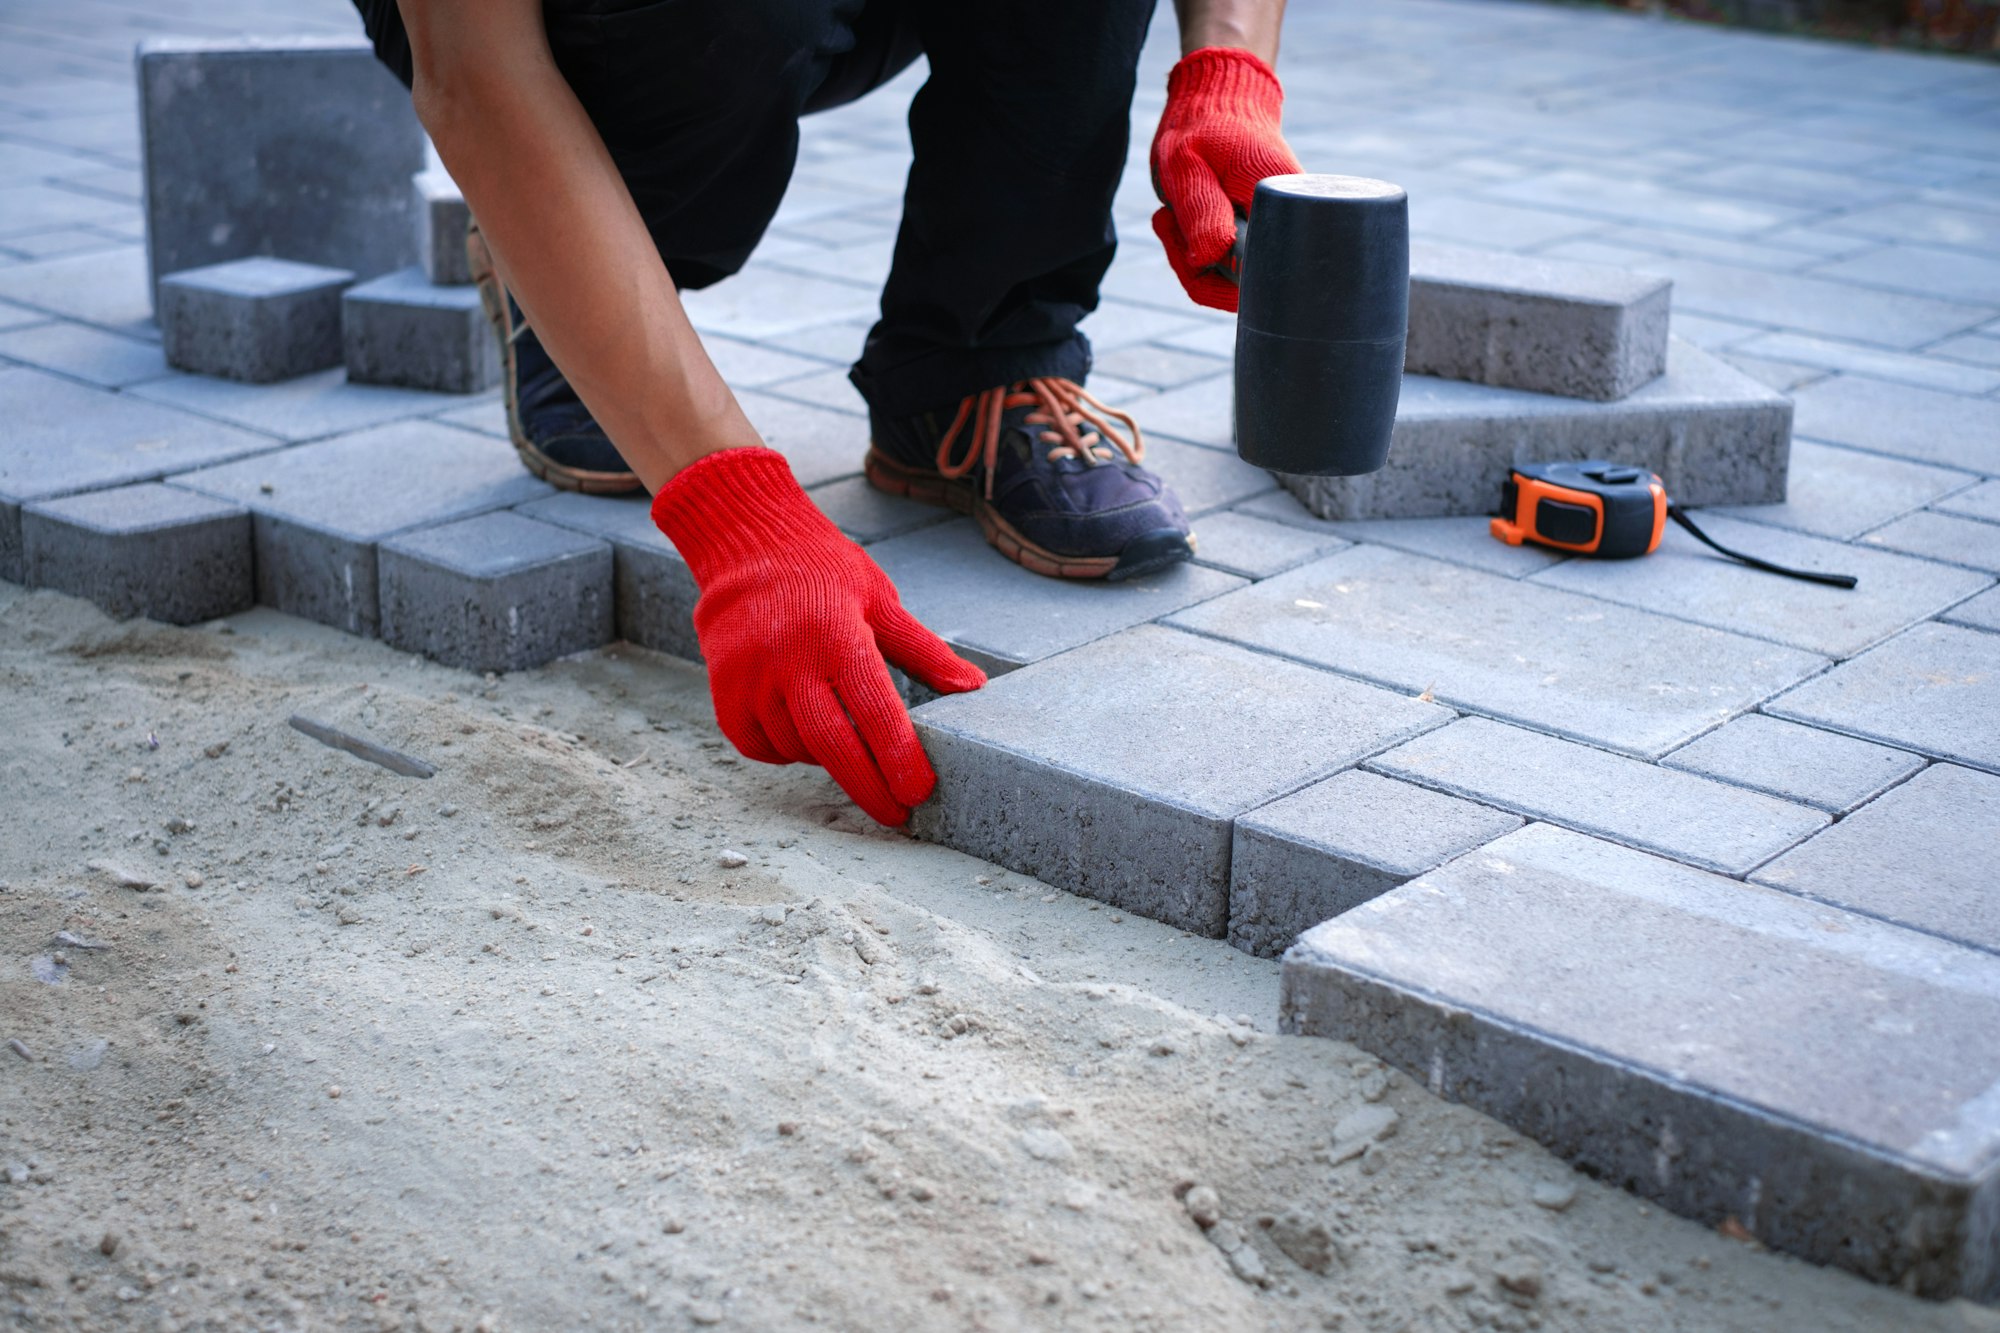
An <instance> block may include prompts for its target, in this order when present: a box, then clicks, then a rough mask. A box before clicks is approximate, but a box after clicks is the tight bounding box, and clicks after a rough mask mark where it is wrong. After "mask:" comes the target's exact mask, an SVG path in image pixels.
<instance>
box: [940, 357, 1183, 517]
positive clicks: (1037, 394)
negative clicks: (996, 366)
mask: <svg viewBox="0 0 2000 1333" xmlns="http://www.w3.org/2000/svg"><path fill="white" fill-rule="evenodd" d="M1016 407H1033V408H1034V409H1035V410H1034V411H1032V412H1030V413H1028V415H1027V416H1026V417H1024V418H1022V420H1023V421H1024V422H1025V423H1026V424H1028V425H1030V426H1040V427H1042V431H1041V442H1042V443H1043V444H1047V445H1051V446H1053V447H1052V448H1051V449H1050V450H1049V457H1050V459H1052V460H1054V459H1063V458H1081V459H1083V460H1084V461H1085V462H1087V463H1089V464H1090V465H1091V466H1093V467H1095V466H1096V465H1097V464H1099V463H1109V462H1112V461H1113V459H1114V455H1113V453H1112V449H1114V448H1115V449H1116V450H1117V451H1118V453H1121V454H1123V455H1124V456H1125V457H1126V458H1128V459H1130V460H1131V461H1132V462H1134V463H1137V462H1140V461H1141V460H1143V459H1144V458H1145V456H1146V442H1145V440H1144V439H1143V438H1142V437H1141V436H1140V434H1139V423H1138V422H1136V421H1134V420H1132V418H1131V417H1129V416H1127V415H1126V414H1125V413H1123V412H1120V411H1119V410H1118V409H1117V408H1115V407H1106V406H1105V405H1104V404H1103V403H1100V402H1098V401H1097V400H1096V399H1095V398H1093V397H1091V396H1090V395H1089V394H1087V393H1085V392H1084V390H1083V386H1082V385H1081V384H1078V383H1077V382H1076V381H1075V380H1066V379H1058V378H1055V377H1053V376H1044V377H1042V378H1038V379H1028V380H1022V381H1020V382H1019V383H1017V384H1009V385H1002V386H1001V387H999V388H997V389H988V390H986V391H985V392H983V393H977V394H973V395H971V396H969V397H967V398H966V399H964V400H963V401H962V402H960V403H959V405H958V415H957V416H955V417H953V418H952V419H951V429H950V430H948V431H946V432H945V433H944V438H943V439H942V440H940V441H938V453H937V466H938V471H939V472H940V473H942V474H943V475H945V476H947V477H951V478H953V479H956V478H959V477H963V476H964V475H965V474H966V473H968V472H970V471H972V469H973V468H975V467H977V466H979V465H980V464H981V463H984V464H985V465H986V498H987V499H989V500H990V499H992V498H993V472H994V465H995V464H996V463H997V462H998V461H999V457H1000V417H1001V415H1002V414H1003V413H1005V412H1007V411H1009V410H1010V409H1013V408H1016ZM1107 417H1116V418H1117V419H1118V420H1119V421H1122V422H1124V423H1125V429H1126V430H1127V431H1129V432H1130V434H1129V435H1124V434H1120V433H1119V431H1118V430H1117V429H1116V428H1115V427H1113V426H1112V424H1111V423H1110V421H1108V420H1106V419H1105V418H1107ZM967 421H971V422H972V423H973V425H972V432H971V434H970V435H969V436H968V437H967V440H966V446H965V453H964V455H963V456H962V457H960V458H958V459H953V458H952V456H951V446H952V444H953V443H954V442H955V441H956V440H957V439H958V436H959V432H960V431H962V430H964V429H965V423H966V422H967ZM1086 427H1087V428H1088V429H1086Z"/></svg>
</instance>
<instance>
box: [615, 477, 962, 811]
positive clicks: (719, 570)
mask: <svg viewBox="0 0 2000 1333" xmlns="http://www.w3.org/2000/svg"><path fill="white" fill-rule="evenodd" d="M653 522H654V523H656V524H658V525H659V528H660V531H661V532H664V533H665V534H666V535H667V538H668V540H670V541H672V542H673V544H674V546H675V547H676V548H677V549H678V550H679V551H680V553H681V555H682V556H683V557H684V558H685V559H686V560H687V562H688V568H689V569H690V570H691V571H693V573H694V578H695V582H696V583H698V584H699V585H700V586H701V600H700V601H698V602H697V603H696V604H695V609H694V627H695V632H696V633H697V634H699V635H700V636H701V651H702V655H703V656H705V657H706V658H707V659H708V685H709V692H710V693H711V694H712V695H713V696H714V698H715V720H716V721H717V722H718V723H720V724H721V726H722V734H723V735H725V736H727V737H728V738H729V740H730V743H731V744H733V745H735V747H736V748H737V749H738V750H740V751H742V752H743V754H744V756H745V757H746V758H750V759H755V760H758V761H760V762H762V763H766V764H794V763H804V764H819V765H822V766H823V767H824V768H825V769H826V771H827V772H828V773H829V774H831V775H832V776H833V780H834V781H835V782H838V783H839V784H840V785H841V787H842V788H843V789H844V790H845V791H846V792H847V794H848V795H849V796H851V797H853V798H854V801H855V804H857V805H859V806H860V807H861V808H862V809H863V810H865V811H867V812H868V814H869V815H871V816H872V817H873V818H875V819H877V820H879V821H880V822H882V823H884V824H889V825H892V826H895V825H901V824H904V823H907V822H908V821H909V817H910V807H912V806H914V805H918V804H920V803H921V802H922V801H923V800H924V799H925V798H926V797H928V796H929V795H930V794H931V789H932V788H933V787H934V786H936V785H937V775H936V774H935V773H933V772H932V771H931V765H930V760H929V759H928V758H926V757H925V755H924V752H923V748H922V747H921V746H920V745H918V743H917V733H916V730H915V729H914V728H913V727H911V725H910V717H909V713H908V711H907V710H906V709H905V708H904V706H903V701H902V699H901V698H900V697H899V696H898V695H897V693H896V688H895V686H894V685H892V684H891V683H890V681H889V672H888V668H887V667H885V666H884V665H883V659H885V658H886V659H888V661H890V662H893V663H895V664H896V665H897V666H899V667H901V668H902V669H903V670H905V671H907V672H909V673H910V675H912V676H914V677H915V678H916V679H918V680H920V681H922V682H923V683H924V684H926V685H928V686H930V687H931V688H932V689H934V690H937V691H939V692H941V693H945V694H955V693H958V692H960V691H963V690H976V689H978V688H979V687H980V686H981V685H983V684H985V683H986V674H985V673H984V672H982V671H981V670H980V669H979V668H978V667H976V666H973V665H972V664H971V663H969V662H966V661H964V660H962V659H961V658H959V657H958V655H957V654H955V653H953V652H952V650H951V649H950V648H948V647H946V646H945V642H944V640H943V639H940V638H938V636H937V635H935V634H933V633H931V632H930V631H929V630H927V629H925V628H924V627H923V626H922V625H920V624H918V623H917V620H916V617H914V616H912V615H911V614H910V613H909V612H908V611H905V610H904V609H903V605H902V602H901V601H900V600H898V598H897V596H896V588H895V585H894V584H892V583H890V582H889V576H888V575H887V574H884V573H883V572H882V570H881V567H880V566H878V565H877V564H876V563H875V562H874V561H873V560H871V559H869V558H868V556H867V555H866V554H864V553H863V552H862V550H861V548H860V547H859V546H856V545H855V544H854V543H853V542H852V541H849V540H848V539H847V538H846V537H844V536H842V535H841V533H840V530H839V529H838V528H836V527H834V526H833V524H832V523H831V522H830V521H829V520H828V519H827V517H826V516H825V515H824V514H822V513H820V511H819V510H818V508H816V507H815V506H814V505H813V502H812V501H811V500H809V499H807V498H806V493H805V492H804V491H802V490H800V489H799V484H798V482H797V481H795V480H793V478H792V470H791V467H790V466H789V465H788V464H787V463H786V462H785V458H784V455H782V454H779V453H776V452H774V451H773V450H770V449H725V450H723V451H722V452H720V453H714V454H710V455H708V456H707V457H705V458H702V459H700V460H698V461H696V462H695V463H694V464H693V465H691V466H689V467H687V468H684V469H683V470H682V471H681V472H680V473H679V474H678V475H677V476H675V477H674V478H673V480H671V481H669V482H668V483H667V484H666V485H664V486H662V487H661V488H660V493H659V494H658V495H656V496H654V497H653Z"/></svg>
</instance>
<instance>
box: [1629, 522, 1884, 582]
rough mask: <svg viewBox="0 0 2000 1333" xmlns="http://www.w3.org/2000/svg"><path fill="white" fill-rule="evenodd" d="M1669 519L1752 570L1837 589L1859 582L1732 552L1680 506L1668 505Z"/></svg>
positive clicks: (1696, 538)
mask: <svg viewBox="0 0 2000 1333" xmlns="http://www.w3.org/2000/svg"><path fill="white" fill-rule="evenodd" d="M1667 517H1668V518H1671V519H1672V520H1673V521H1674V522H1676V523H1678V524H1680V525H1681V526H1682V527H1684V528H1686V529H1687V530H1688V532H1689V533H1691V534H1692V535H1693V536H1694V539H1695V540H1696V541H1698V542H1700V543H1701V544H1702V545H1704V546H1706V547H1708V548H1709V549H1710V550H1714V551H1720V552H1721V553H1722V554H1723V555H1726V556H1728V557H1729V558H1730V559H1731V560H1741V561H1742V562H1743V563H1744V564H1746V565H1748V566H1750V568H1752V569H1761V570H1764V571H1765V572H1766V573H1770V574H1783V575H1784V576H1785V577H1786V578H1788V579H1804V580H1805V581H1806V582H1807V583H1824V584H1828V585H1830V586H1832V587H1835V588H1852V587H1853V586H1854V585H1855V584H1856V583H1857V582H1859V580H1858V579H1856V578H1855V577H1854V575H1852V574H1821V573H1817V572H1816V571H1814V570H1810V569H1788V568H1786V567H1785V566H1784V565H1774V564H1772V563H1771V562H1770V561H1768V560H1759V559H1758V558H1757V557H1756V556H1754V555H1745V554H1743V552H1741V551H1732V550H1730V549H1729V548H1728V547H1727V546H1724V545H1723V544H1722V543H1721V542H1719V541H1717V540H1715V538H1713V537H1711V536H1709V535H1708V534H1707V533H1705V532H1703V531H1702V530H1701V529H1700V528H1698V527H1696V526H1695V525H1694V520H1693V519H1691V518H1689V517H1688V515H1687V510H1685V509H1682V508H1681V507H1680V506H1679V505H1668V506H1667Z"/></svg>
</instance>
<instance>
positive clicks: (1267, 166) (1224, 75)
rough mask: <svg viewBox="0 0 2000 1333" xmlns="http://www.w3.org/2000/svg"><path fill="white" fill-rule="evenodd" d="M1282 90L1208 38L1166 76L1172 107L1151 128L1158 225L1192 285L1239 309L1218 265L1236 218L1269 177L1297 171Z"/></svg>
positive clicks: (1215, 303) (1248, 58) (1263, 69)
mask: <svg viewBox="0 0 2000 1333" xmlns="http://www.w3.org/2000/svg"><path fill="white" fill-rule="evenodd" d="M1284 101H1285V94H1284V89H1283V88H1282V87H1281V86H1280V84H1279V83H1278V76H1277V74H1275V73H1274V72H1273V71H1272V69H1271V67H1270V66H1269V65H1267V64H1265V63H1264V62H1263V61H1262V60H1260V59H1258V58H1257V57H1256V56H1255V55H1253V54H1251V53H1250V52H1248V51H1243V50H1238V49H1236V48H1234V47H1218V46H1210V47H1203V48H1202V49H1201V50H1199V51H1191V52H1189V53H1188V54H1187V55H1186V56H1184V57H1182V59H1181V62H1180V63H1179V64H1177V65H1175V66H1174V69H1173V73H1171V74H1169V75H1168V76H1167V107H1166V110H1165V111H1163V112H1162V113H1161V114H1160V127H1159V129H1158V130H1157V131H1155V133H1154V135H1153V189H1154V190H1155V192H1157V193H1158V194H1159V196H1160V201H1161V202H1162V203H1164V204H1165V205H1166V207H1165V208H1162V209H1160V210H1159V211H1158V212H1156V213H1154V214H1153V231H1154V233H1155V234H1156V235H1158V236H1159V238H1160V244H1162V245H1164V246H1165V247H1166V249H1167V262H1168V263H1170V264H1172V265H1173V267H1174V276H1175V277H1177V278H1179V279H1180V280H1181V286H1183V287H1185V288H1186V289H1187V294H1188V295H1189V296H1191V297H1193V298H1194V299H1195V301H1196V302H1198V303H1199V304H1201V305H1205V306H1212V307H1214V308H1215V309H1217V310H1230V311H1233V310H1235V309H1236V283H1235V282H1234V281H1233V280H1232V279H1230V278H1229V277H1227V276H1226V275H1224V274H1223V273H1220V272H1218V271H1216V270H1217V268H1218V267H1219V266H1220V265H1222V264H1223V263H1224V262H1225V261H1226V260H1227V259H1228V258H1229V250H1230V247H1231V246H1232V245H1234V244H1235V243H1236V218H1237V215H1238V214H1243V215H1248V213H1249V212H1250V197H1251V195H1252V194H1254V193H1255V192H1256V189H1257V182H1258V181H1260V180H1263V179H1264V178H1265V177H1266V176H1282V175H1286V174H1288V173H1290V172H1295V171H1300V170H1302V168H1301V167H1300V166H1299V160H1298V158H1296V157H1294V156H1292V150H1291V149H1290V148H1289V147H1287V146H1286V144H1285V139H1284V136H1283V135H1282V134H1281V133H1279V131H1278V117H1279V113H1280V111H1281V109H1282V108H1283V106H1284Z"/></svg>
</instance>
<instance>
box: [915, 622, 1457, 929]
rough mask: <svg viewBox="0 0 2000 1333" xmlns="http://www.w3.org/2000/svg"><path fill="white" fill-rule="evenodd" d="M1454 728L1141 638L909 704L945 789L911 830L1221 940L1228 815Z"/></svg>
mask: <svg viewBox="0 0 2000 1333" xmlns="http://www.w3.org/2000/svg"><path fill="white" fill-rule="evenodd" d="M1450 716H1451V715H1450V714H1449V713H1448V712H1447V711H1446V710H1444V709H1442V708H1439V707H1437V706H1435V705H1433V704H1426V703H1419V702H1417V701H1416V700H1414V699H1409V698H1404V697H1398V696H1397V695H1394V694H1391V693H1389V692H1387V691H1385V690H1379V689H1376V688H1374V687H1372V686H1368V685H1363V684H1360V683H1359V682H1356V681H1352V680H1346V679H1343V678H1341V677H1339V676H1335V675H1332V674H1331V673H1328V672H1324V671H1314V670H1312V669H1310V668H1307V667H1302V666H1298V665H1295V664H1293V663H1289V662H1281V661H1278V660H1276V659H1274V658H1270V657H1265V656H1263V655H1261V654H1258V653H1252V652H1248V651H1245V650H1244V649H1241V648H1237V647H1235V646H1233V645H1229V644H1221V643H1215V642H1212V641H1206V640H1202V639H1198V638H1195V637H1193V636H1191V635H1187V634H1181V633H1178V632H1176V631H1173V630H1168V629H1162V628H1159V627H1156V626H1147V627H1143V628H1140V629H1135V630H1129V631H1127V632H1125V633H1123V634H1119V635H1116V636H1115V637H1112V638H1109V639H1105V640H1102V641H1100V642H1098V643H1093V644H1090V645H1088V646H1086V647H1083V648H1079V649H1077V650H1075V651H1074V652H1070V653H1065V654H1064V655H1063V656H1061V657H1059V658H1055V659H1051V660H1049V661H1046V662H1042V663H1038V664H1036V665H1033V666H1028V667H1024V668H1022V669H1021V670H1019V671H1016V672H1013V673H1011V674H1009V675H1006V676H1003V677H1001V678H999V679H998V680H995V681H993V682H992V683H990V684H989V685H987V687H986V688H985V689H983V690H979V691H977V692H975V693H972V694H960V695H953V696H950V697H948V698H944V699H939V700H936V701H934V702H932V703H928V704H925V705H924V706H923V707H921V708H919V709H918V710H917V711H916V713H915V714H914V718H915V721H916V723H917V732H918V735H919V736H920V737H921V738H922V739H923V742H924V748H925V749H926V750H927V751H928V752H929V753H930V756H931V761H932V763H933V764H934V765H935V766H936V768H937V772H938V789H937V794H936V795H935V796H934V797H933V798H932V799H931V800H930V801H929V802H927V803H926V804H925V805H924V806H922V807H921V808H920V809H919V810H918V811H917V812H916V813H915V814H914V815H913V816H912V818H911V827H912V829H913V830H914V831H915V832H917V833H918V835H919V836H922V837H925V838H929V839H932V840H934V841H937V842H942V843H945V844H946V845H948V846H951V847H956V848H958V849H959V850H960V851H964V852H970V853H971V854H973V855H975V856H982V857H985V858H986V859H987V860H989V861H997V862H998V863H1000V864H1001V865H1004V866H1008V867H1011V868H1012V869H1015V870H1019V871H1021V872H1023V873H1026V874H1032V875H1036V876H1038V877H1040V878H1042V879H1044V880H1046V881H1048V882H1049V883H1051V884H1057V885H1060V886H1062V887H1063V888H1066V889H1069V890H1071V891H1073V892H1076V893H1081V894H1085V895H1087V896H1089V897H1092V898H1099V899H1102V900H1104V901H1105V902H1108V903H1111V904H1113V905H1114V906H1117V907H1123V908H1126V909H1127V910H1130V911H1134V912H1138V913H1140V914H1142V915H1145V916H1149V917H1153V918H1155V919H1156V920H1160V921H1166V922H1168V923H1170V924H1173V925H1176V926H1179V927H1181V928H1182V929H1184V930H1190V931H1193V932H1195V933H1197V934H1201V935H1209V936H1214V937H1220V936H1221V935H1222V934H1223V933H1224V931H1225V929H1226V927H1227V924H1228V911H1229V849H1230V826H1231V821H1232V820H1233V819H1234V818H1235V817H1236V816H1237V815H1239V814H1241V813H1242V812H1243V811H1245V810H1248V809H1251V808H1253V807H1255V806H1258V805H1261V804H1263V803H1264V802H1266V801H1268V800H1270V799H1272V798H1273V797H1275V796H1279V795H1282V794H1283V793H1285V792H1286V791H1289V790H1291V789H1293V788H1295V787H1299V786H1302V785H1304V784H1305V783H1307V782H1310V781H1312V780H1313V779H1314V778H1318V777H1322V776H1324V775H1326V774H1328V773H1331V772H1333V771H1334V770H1336V769H1339V768H1343V767H1347V766H1349V765H1351V764H1353V763H1355V762H1356V761H1357V760H1360V759H1363V758H1365V757H1366V756H1368V755H1369V754H1372V753H1374V752H1375V751H1377V750H1380V749H1382V748H1383V747H1385V746H1388V745H1393V744H1394V743H1396V742H1397V741H1399V740H1401V739H1403V738H1405V737H1407V736H1410V735H1413V734H1415V733H1417V732H1419V731H1422V730H1424V729H1426V728H1428V727H1434V726H1438V725H1440V724H1441V723H1443V722H1445V721H1447V720H1448V719H1449V718H1450Z"/></svg>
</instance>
